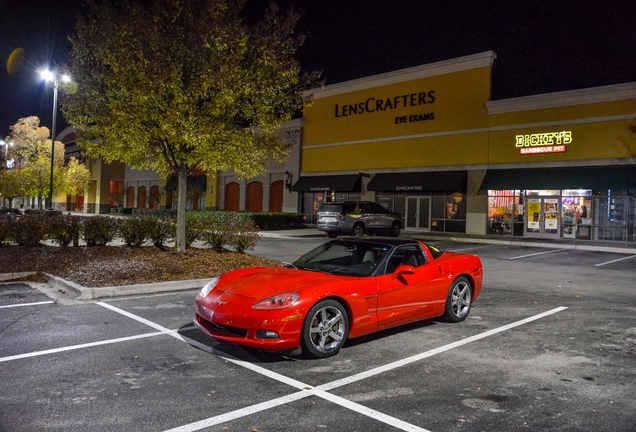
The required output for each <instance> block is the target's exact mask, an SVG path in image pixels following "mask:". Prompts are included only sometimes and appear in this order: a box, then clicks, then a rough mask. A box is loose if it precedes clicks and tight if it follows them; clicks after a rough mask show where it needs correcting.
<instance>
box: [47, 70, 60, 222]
mask: <svg viewBox="0 0 636 432" xmlns="http://www.w3.org/2000/svg"><path fill="white" fill-rule="evenodd" d="M57 83H58V81H57V74H56V75H55V78H54V82H53V124H52V125H51V180H50V183H49V205H48V207H47V210H54V208H53V165H54V161H55V119H56V117H57V115H56V114H57Z"/></svg>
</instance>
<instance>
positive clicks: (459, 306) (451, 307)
mask: <svg viewBox="0 0 636 432" xmlns="http://www.w3.org/2000/svg"><path fill="white" fill-rule="evenodd" d="M472 300H473V286H472V284H471V283H470V281H469V280H468V279H466V278H465V277H463V276H460V277H458V278H457V279H455V280H454V281H453V283H452V284H451V287H450V289H449V290H448V296H447V297H446V311H445V312H444V318H445V319H446V321H449V322H454V323H456V322H461V321H464V320H465V319H466V317H467V316H468V314H469V313H470V307H471V305H472Z"/></svg>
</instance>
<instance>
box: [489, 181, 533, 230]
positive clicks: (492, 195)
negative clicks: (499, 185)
mask: <svg viewBox="0 0 636 432" xmlns="http://www.w3.org/2000/svg"><path fill="white" fill-rule="evenodd" d="M523 196H524V193H523V191H518V190H497V191H495V190H490V191H488V234H495V235H523V212H524V209H525V207H524V201H523Z"/></svg>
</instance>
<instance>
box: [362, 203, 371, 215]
mask: <svg viewBox="0 0 636 432" xmlns="http://www.w3.org/2000/svg"><path fill="white" fill-rule="evenodd" d="M360 213H373V211H372V210H371V207H370V206H369V204H367V203H360Z"/></svg>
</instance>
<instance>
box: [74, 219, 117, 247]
mask: <svg viewBox="0 0 636 432" xmlns="http://www.w3.org/2000/svg"><path fill="white" fill-rule="evenodd" d="M119 225H120V221H119V219H117V218H113V217H109V216H100V215H97V216H90V217H87V218H85V219H84V222H83V223H82V229H81V234H82V238H83V239H84V241H85V242H86V245H87V246H106V245H107V244H108V243H110V242H111V241H113V239H114V238H115V237H116V236H117V234H118V231H119Z"/></svg>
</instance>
